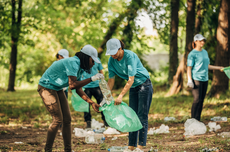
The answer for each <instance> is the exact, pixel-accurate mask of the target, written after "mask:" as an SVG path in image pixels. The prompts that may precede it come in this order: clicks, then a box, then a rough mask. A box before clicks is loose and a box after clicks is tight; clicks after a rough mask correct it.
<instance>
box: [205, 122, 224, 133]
mask: <svg viewBox="0 0 230 152" xmlns="http://www.w3.org/2000/svg"><path fill="white" fill-rule="evenodd" d="M208 126H209V128H210V129H209V131H210V132H211V131H217V130H218V129H220V128H221V127H220V125H216V122H209V123H208Z"/></svg>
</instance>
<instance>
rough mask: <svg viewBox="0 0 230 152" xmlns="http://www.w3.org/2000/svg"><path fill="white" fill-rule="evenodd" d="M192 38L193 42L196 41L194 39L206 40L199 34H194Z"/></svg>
mask: <svg viewBox="0 0 230 152" xmlns="http://www.w3.org/2000/svg"><path fill="white" fill-rule="evenodd" d="M193 40H194V42H196V41H201V40H206V38H205V37H204V36H203V35H201V34H196V35H195V36H194V38H193Z"/></svg>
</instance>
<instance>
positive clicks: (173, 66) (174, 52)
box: [168, 0, 180, 84]
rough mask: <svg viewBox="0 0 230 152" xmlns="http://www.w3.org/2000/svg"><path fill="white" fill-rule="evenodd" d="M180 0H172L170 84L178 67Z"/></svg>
mask: <svg viewBox="0 0 230 152" xmlns="http://www.w3.org/2000/svg"><path fill="white" fill-rule="evenodd" d="M179 2H180V0H171V28H170V49H169V75H168V83H169V84H171V83H172V82H173V76H174V75H175V74H176V71H177V66H178V43H177V33H178V20H179V19H178V11H179Z"/></svg>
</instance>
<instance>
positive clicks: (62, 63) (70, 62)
mask: <svg viewBox="0 0 230 152" xmlns="http://www.w3.org/2000/svg"><path fill="white" fill-rule="evenodd" d="M83 72H84V70H83V69H81V68H80V59H79V58H78V57H77V56H74V57H70V58H67V59H61V60H59V61H54V62H53V64H52V65H51V66H50V67H49V68H48V69H47V70H46V71H45V73H44V74H43V75H42V77H41V79H40V80H39V85H41V86H43V87H45V88H48V89H52V90H56V91H59V90H62V89H63V88H64V87H68V86H69V79H68V76H75V77H77V79H78V80H80V77H81V75H82V73H83Z"/></svg>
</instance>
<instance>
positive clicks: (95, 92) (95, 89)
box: [81, 58, 109, 128]
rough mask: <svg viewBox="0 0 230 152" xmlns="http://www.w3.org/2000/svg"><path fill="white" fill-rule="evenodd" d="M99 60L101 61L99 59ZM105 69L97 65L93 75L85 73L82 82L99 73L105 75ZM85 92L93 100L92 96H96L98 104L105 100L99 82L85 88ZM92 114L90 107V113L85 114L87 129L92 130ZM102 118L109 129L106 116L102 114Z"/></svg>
mask: <svg viewBox="0 0 230 152" xmlns="http://www.w3.org/2000/svg"><path fill="white" fill-rule="evenodd" d="M98 60H100V59H99V58H98ZM102 69H103V67H102V65H101V63H95V64H94V66H93V67H92V68H91V73H90V74H89V73H87V72H84V73H83V75H82V78H81V80H85V79H88V78H90V77H91V76H93V75H95V74H97V73H98V72H99V73H101V74H103V71H102ZM84 89H85V90H84V92H85V93H86V94H87V96H88V97H89V98H90V99H91V97H92V96H94V98H95V99H96V100H97V103H98V104H100V103H101V101H102V100H103V94H102V92H101V89H100V87H99V81H98V80H97V81H93V82H90V83H89V84H87V85H85V86H84ZM91 117H92V116H91V113H90V107H89V112H84V119H85V122H86V128H91V120H92V119H91ZM101 118H102V120H103V122H104V126H105V127H108V126H109V125H108V124H107V122H106V120H105V116H104V114H103V113H102V112H101Z"/></svg>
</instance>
